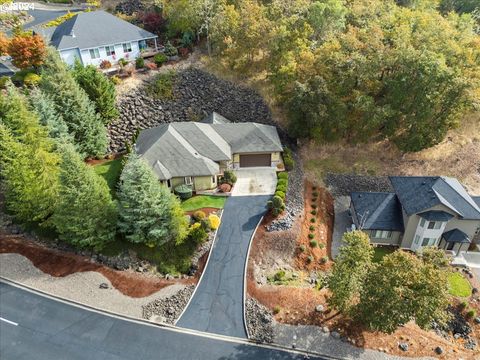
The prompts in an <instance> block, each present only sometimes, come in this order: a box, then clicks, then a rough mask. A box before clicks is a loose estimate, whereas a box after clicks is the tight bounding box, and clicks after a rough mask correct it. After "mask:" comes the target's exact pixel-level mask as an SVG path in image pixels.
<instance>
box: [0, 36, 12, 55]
mask: <svg viewBox="0 0 480 360" xmlns="http://www.w3.org/2000/svg"><path fill="white" fill-rule="evenodd" d="M9 43H10V40H9V39H8V38H7V36H6V35H5V33H3V32H0V56H4V55H7V54H8V44H9Z"/></svg>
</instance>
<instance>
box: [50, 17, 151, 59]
mask: <svg viewBox="0 0 480 360" xmlns="http://www.w3.org/2000/svg"><path fill="white" fill-rule="evenodd" d="M72 34H73V36H72ZM156 37H157V36H156V35H155V34H152V33H151V32H148V31H146V30H144V29H141V28H139V27H138V26H135V25H133V24H131V23H129V22H127V21H124V20H122V19H119V18H118V17H116V16H114V15H112V14H109V13H107V12H105V11H91V12H82V13H79V14H77V15H75V16H73V17H72V18H71V19H69V20H67V21H65V22H64V23H62V24H60V25H59V26H57V28H56V29H55V31H54V32H53V34H52V37H51V40H50V43H51V45H53V46H55V47H56V48H57V49H58V50H64V49H72V48H79V49H88V48H93V47H99V46H105V45H113V44H119V43H123V42H127V41H135V40H141V39H148V38H156Z"/></svg>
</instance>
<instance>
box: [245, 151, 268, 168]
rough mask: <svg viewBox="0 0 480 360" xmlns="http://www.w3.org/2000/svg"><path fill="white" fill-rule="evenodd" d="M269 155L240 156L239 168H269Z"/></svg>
mask: <svg viewBox="0 0 480 360" xmlns="http://www.w3.org/2000/svg"><path fill="white" fill-rule="evenodd" d="M271 161H272V155H271V154H254V155H240V167H254V166H270V165H271Z"/></svg>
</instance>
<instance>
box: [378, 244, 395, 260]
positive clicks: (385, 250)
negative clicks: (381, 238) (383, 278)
mask: <svg viewBox="0 0 480 360" xmlns="http://www.w3.org/2000/svg"><path fill="white" fill-rule="evenodd" d="M374 251H375V252H374V253H373V262H375V263H379V262H380V261H382V259H383V257H384V256H385V255H388V254H391V253H392V252H394V251H395V248H393V247H389V246H377V247H375V249H374Z"/></svg>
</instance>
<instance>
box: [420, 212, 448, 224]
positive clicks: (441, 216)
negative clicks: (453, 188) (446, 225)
mask: <svg viewBox="0 0 480 360" xmlns="http://www.w3.org/2000/svg"><path fill="white" fill-rule="evenodd" d="M418 216H420V217H422V218H424V219H425V220H428V221H444V222H446V221H448V220H450V219H451V218H453V215H452V214H449V213H447V212H445V211H441V210H429V211H425V212H422V213H420V214H418Z"/></svg>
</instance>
